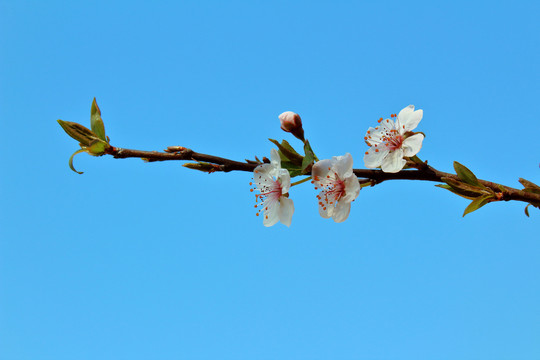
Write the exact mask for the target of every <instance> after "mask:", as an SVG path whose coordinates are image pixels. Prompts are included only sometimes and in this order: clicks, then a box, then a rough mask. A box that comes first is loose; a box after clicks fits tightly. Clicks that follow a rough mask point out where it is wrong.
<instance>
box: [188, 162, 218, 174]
mask: <svg viewBox="0 0 540 360" xmlns="http://www.w3.org/2000/svg"><path fill="white" fill-rule="evenodd" d="M182 166H183V167H187V168H188V169H192V170H198V171H202V172H206V173H209V174H211V173H213V172H216V171H218V170H220V166H219V165H215V164H211V163H207V162H204V161H199V162H196V163H186V164H183V165H182Z"/></svg>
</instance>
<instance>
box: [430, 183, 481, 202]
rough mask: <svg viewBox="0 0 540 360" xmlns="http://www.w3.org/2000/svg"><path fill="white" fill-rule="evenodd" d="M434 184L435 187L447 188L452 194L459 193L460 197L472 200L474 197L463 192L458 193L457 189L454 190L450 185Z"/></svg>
mask: <svg viewBox="0 0 540 360" xmlns="http://www.w3.org/2000/svg"><path fill="white" fill-rule="evenodd" d="M435 186H436V187H440V188H442V189H446V190H448V191H450V192H453V193H454V194H456V195H459V196H461V197H462V198H465V199H469V200H474V199H476V196H470V195H465V194H463V193H460V192H458V191H457V190H455V189H454V188H453V187H451V186H450V185H448V184H437V185H435Z"/></svg>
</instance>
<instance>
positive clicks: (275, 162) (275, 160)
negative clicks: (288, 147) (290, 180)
mask: <svg viewBox="0 0 540 360" xmlns="http://www.w3.org/2000/svg"><path fill="white" fill-rule="evenodd" d="M270 164H272V166H273V167H274V168H275V169H279V168H281V158H280V157H279V153H278V151H277V150H276V149H272V150H270Z"/></svg>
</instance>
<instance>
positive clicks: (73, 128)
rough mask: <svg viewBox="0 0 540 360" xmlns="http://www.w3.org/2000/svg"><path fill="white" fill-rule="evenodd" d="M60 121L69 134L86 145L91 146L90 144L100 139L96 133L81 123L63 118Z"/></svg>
mask: <svg viewBox="0 0 540 360" xmlns="http://www.w3.org/2000/svg"><path fill="white" fill-rule="evenodd" d="M58 123H59V124H60V126H61V127H62V129H64V131H65V132H66V133H67V134H68V135H69V136H71V137H72V138H73V139H75V140H77V141H78V142H80V143H81V144H83V145H84V146H90V144H91V143H92V142H93V141H94V140H96V139H98V137H97V135H96V134H94V133H93V132H92V131H91V130H90V129H88V128H86V127H84V126H82V125H81V124H77V123H75V122H71V121H63V120H58Z"/></svg>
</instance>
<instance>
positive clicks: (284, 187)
mask: <svg viewBox="0 0 540 360" xmlns="http://www.w3.org/2000/svg"><path fill="white" fill-rule="evenodd" d="M277 179H278V181H279V183H280V184H281V193H282V194H286V193H288V192H289V189H290V188H291V175H290V174H289V170H287V169H279V173H278V176H277Z"/></svg>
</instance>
